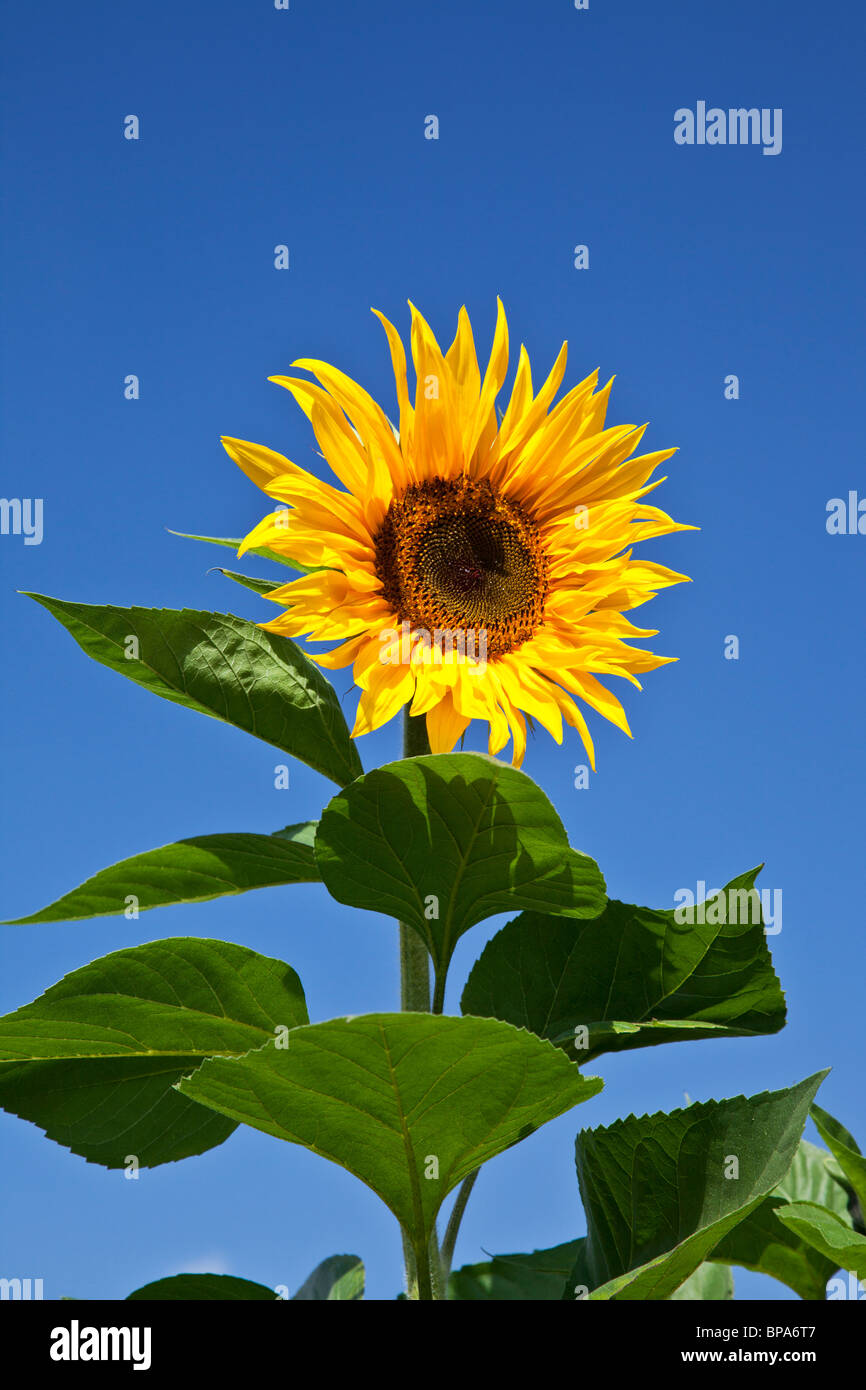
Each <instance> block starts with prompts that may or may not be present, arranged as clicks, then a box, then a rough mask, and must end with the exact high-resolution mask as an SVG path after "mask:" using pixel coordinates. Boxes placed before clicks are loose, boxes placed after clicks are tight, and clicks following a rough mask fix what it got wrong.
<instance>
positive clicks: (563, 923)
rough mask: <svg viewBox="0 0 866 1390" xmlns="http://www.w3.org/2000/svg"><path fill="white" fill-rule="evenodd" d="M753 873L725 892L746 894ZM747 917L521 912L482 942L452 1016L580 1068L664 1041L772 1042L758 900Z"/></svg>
mask: <svg viewBox="0 0 866 1390" xmlns="http://www.w3.org/2000/svg"><path fill="white" fill-rule="evenodd" d="M756 873H757V870H754V871H753V872H752V873H748V874H743V875H742V876H741V877H740V878H735V879H734V880H733V881H732V882H731V883H729V884H728V885H727V887H726V888H725V889H724V890H723V891H724V893H725V894H732V893H751V891H752V889H753V887H754V882H755V875H756ZM726 902H737V903H739V902H740V899H739V898H726ZM707 915H713V916H714V915H715V914H709V913H708V914H707ZM725 915H730V916H734V915H742V914H734V913H730V914H725ZM749 915H750V916H751V915H755V917H756V919H757V920H755V921H754V922H749V921H747V922H742V921H741V922H732V921H729V922H724V921H723V922H721V923H718V922H700V921H696V922H695V923H694V924H681V923H678V922H677V921H676V919H675V916H674V912H673V910H670V911H664V910H660V909H659V910H657V909H653V908H648V907H632V906H630V905H629V904H626V903H621V902H616V901H613V900H611V901H609V902H608V903H607V906H606V907H605V909H604V911H603V912H602V913H601V915H600V916H598V917H596V918H595V919H593V920H592V921H588V922H587V921H583V922H580V921H577V922H576V921H572V920H570V919H566V918H564V917H551V916H541V915H539V914H537V913H523V914H522V915H521V916H520V917H518V918H516V919H515V920H514V921H513V922H509V923H508V924H507V926H505V927H503V928H502V930H501V931H500V932H497V934H496V936H494V937H493V939H492V940H491V941H490V942H488V944H487V946H486V947H485V949H484V951H483V952H482V954H481V956H480V958H479V960H478V961H477V962H476V964H475V966H474V967H473V969H472V971H471V973H470V975H469V979H468V981H467V983H466V988H465V990H464V992H463V998H462V1000H461V1007H462V1009H463V1012H464V1013H467V1014H474V1015H475V1016H477V1017H482V1018H491V1017H492V1018H501V1019H504V1020H505V1021H506V1022H508V1023H513V1024H515V1025H516V1026H517V1027H519V1028H528V1029H530V1031H531V1032H533V1033H537V1034H538V1035H539V1037H543V1038H547V1039H549V1041H551V1042H553V1043H556V1044H557V1046H560V1047H563V1048H565V1049H566V1051H568V1053H569V1055H570V1056H572V1057H575V1059H576V1060H577V1061H580V1062H585V1061H589V1060H590V1059H591V1058H593V1057H597V1056H598V1055H599V1054H600V1053H602V1052H618V1051H621V1050H623V1049H625V1048H632V1047H649V1046H652V1045H654V1044H657V1043H663V1042H678V1041H682V1040H689V1039H692V1040H695V1039H698V1038H715V1037H742V1036H753V1035H755V1034H758V1033H775V1032H777V1031H778V1030H779V1029H780V1028H781V1027H782V1026H783V1025H784V1022H785V998H784V995H783V993H782V989H781V986H780V984H779V981H778V978H777V976H776V973H775V971H774V970H773V964H772V961H771V959H770V953H769V951H768V949H767V943H766V937H765V935H764V930H763V926H762V923H761V914H760V907H759V903H758V905H756V908H755V912H754V914H752V913H751V912H750V913H749Z"/></svg>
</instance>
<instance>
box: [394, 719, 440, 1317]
mask: <svg viewBox="0 0 866 1390" xmlns="http://www.w3.org/2000/svg"><path fill="white" fill-rule="evenodd" d="M429 752H430V743H429V740H428V738H427V721H426V719H425V718H424V716H423V715H421V716H419V717H416V716H413V715H411V714H410V713H409V707H408V705H407V706H406V708H405V709H404V711H403V757H404V758H416V757H419V756H420V755H421V754H423V753H429ZM400 1008H401V1010H402V1011H403V1012H404V1013H425V1014H426V1013H429V1012H430V953H429V951H428V950H427V947H426V945H425V944H424V942H423V941H422V940H421V937H420V936H419V935H418V933H417V932H416V930H415V928H414V927H410V926H409V925H408V923H406V922H401V923H400ZM438 1244H439V1243H438V1240H437V1238H436V1233H435V1231H434V1233H433V1240H432V1242H431V1248H430V1250H422V1251H420V1252H416V1251H414V1250H413V1249H412V1245H411V1242H410V1241H409V1239H408V1237H407V1236H406V1234H405V1232H404V1234H403V1258H404V1261H405V1264H406V1285H407V1292H408V1294H409V1297H410V1298H412V1299H421V1300H424V1301H427V1300H430V1301H433V1300H435V1299H436V1298H439V1297H441V1292H440V1290H441V1278H440V1277H439V1248H438ZM434 1262H435V1273H434Z"/></svg>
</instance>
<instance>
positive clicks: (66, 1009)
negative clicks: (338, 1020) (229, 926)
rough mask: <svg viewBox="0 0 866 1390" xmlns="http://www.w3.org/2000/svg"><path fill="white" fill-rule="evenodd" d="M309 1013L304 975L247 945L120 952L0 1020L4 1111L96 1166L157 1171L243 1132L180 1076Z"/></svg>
mask: <svg viewBox="0 0 866 1390" xmlns="http://www.w3.org/2000/svg"><path fill="white" fill-rule="evenodd" d="M307 1018H308V1015H307V1009H306V1004H305V1001H304V994H303V990H302V988H301V982H300V980H299V979H298V977H297V975H296V974H295V972H294V971H293V970H292V969H291V968H290V967H289V966H288V965H286V964H285V963H284V962H283V961H279V960H273V959H271V958H270V957H268V956H261V955H258V954H257V953H256V952H255V951H250V950H247V949H246V947H243V946H233V945H231V944H230V943H228V942H225V941H209V940H207V939H198V938H187V937H178V938H176V939H170V940H167V941H155V942H150V943H148V944H147V945H144V946H134V947H130V948H129V949H127V950H122V951H115V952H114V953H113V954H111V955H109V956H103V957H102V958H101V959H100V960H96V961H93V962H91V964H90V965H86V966H84V967H83V968H82V969H80V970H75V971H73V972H72V974H70V975H66V976H64V978H63V979H62V980H60V981H59V983H58V984H56V985H53V986H52V987H51V988H50V989H48V990H46V992H45V993H44V994H43V995H40V997H39V998H38V999H37V1000H35V1001H34V1002H33V1003H32V1004H26V1005H25V1006H24V1007H23V1008H21V1009H17V1010H16V1011H15V1012H14V1013H12V1014H7V1015H6V1017H5V1018H0V1105H2V1107H3V1108H4V1109H6V1110H9V1111H11V1112H12V1113H14V1114H17V1115H19V1116H21V1118H22V1119H27V1120H32V1121H33V1122H34V1123H35V1124H38V1125H39V1126H40V1128H42V1129H44V1130H45V1132H46V1134H47V1135H48V1137H49V1138H50V1139H54V1140H56V1141H57V1142H58V1143H60V1144H64V1145H66V1146H67V1147H68V1148H70V1149H72V1151H73V1152H74V1153H77V1154H80V1155H81V1156H82V1157H84V1158H86V1159H88V1160H89V1161H90V1162H93V1163H101V1164H103V1165H105V1166H106V1167H109V1168H120V1167H123V1166H124V1165H125V1164H126V1163H127V1162H128V1161H129V1156H130V1155H133V1156H135V1158H136V1159H137V1162H138V1164H139V1166H140V1167H155V1166H156V1165H157V1164H159V1163H167V1162H170V1161H172V1160H175V1159H178V1158H186V1157H189V1156H190V1155H191V1154H195V1153H202V1152H203V1151H204V1150H205V1149H207V1148H211V1147H213V1145H214V1144H218V1143H222V1141H223V1140H224V1139H226V1138H227V1137H228V1135H229V1134H230V1133H231V1132H232V1129H233V1128H234V1124H228V1125H227V1124H226V1122H225V1120H224V1119H220V1120H219V1122H218V1123H217V1124H216V1125H215V1124H214V1120H215V1119H216V1118H217V1117H216V1116H214V1115H213V1114H212V1113H211V1111H209V1110H204V1109H202V1108H201V1107H200V1106H198V1105H194V1104H192V1103H191V1102H190V1100H189V1098H188V1097H185V1096H181V1095H180V1094H179V1093H178V1092H177V1091H176V1090H174V1089H173V1088H174V1085H175V1083H176V1082H177V1081H178V1080H180V1078H181V1077H183V1076H185V1075H186V1074H187V1073H188V1072H190V1071H193V1070H194V1069H195V1068H196V1067H197V1066H198V1065H199V1064H200V1062H201V1061H202V1059H203V1058H205V1057H210V1056H213V1055H215V1054H220V1055H233V1054H235V1053H243V1052H246V1051H247V1050H248V1049H249V1048H255V1047H260V1046H261V1045H262V1043H263V1042H264V1041H265V1040H273V1039H274V1038H275V1035H277V1036H279V1037H284V1036H285V1034H284V1033H280V1034H277V1030H278V1029H279V1030H287V1029H291V1028H294V1027H296V1026H297V1025H298V1024H303V1023H306V1022H307ZM2 1063H6V1064H7V1065H2Z"/></svg>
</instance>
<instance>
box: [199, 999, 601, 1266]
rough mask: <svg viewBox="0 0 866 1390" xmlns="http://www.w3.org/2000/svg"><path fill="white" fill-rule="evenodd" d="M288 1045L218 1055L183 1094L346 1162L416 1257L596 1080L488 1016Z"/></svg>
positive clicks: (390, 1021) (297, 1038)
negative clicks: (452, 1201) (465, 1194)
mask: <svg viewBox="0 0 866 1390" xmlns="http://www.w3.org/2000/svg"><path fill="white" fill-rule="evenodd" d="M289 1042H290V1045H289V1047H288V1050H286V1051H282V1052H280V1051H277V1050H276V1049H275V1048H274V1047H270V1046H268V1047H263V1048H261V1049H259V1051H257V1052H249V1053H247V1055H246V1056H244V1057H237V1058H234V1059H232V1060H228V1059H224V1058H215V1059H213V1060H211V1061H209V1062H206V1063H205V1064H204V1065H203V1066H202V1067H200V1068H199V1070H198V1071H197V1072H195V1073H194V1074H193V1075H192V1076H190V1077H186V1078H185V1079H184V1080H183V1081H181V1082H180V1083H179V1089H180V1090H181V1092H182V1093H183V1094H184V1095H188V1096H190V1097H191V1098H192V1099H193V1100H197V1101H199V1102H200V1103H201V1104H203V1105H210V1106H212V1107H213V1108H214V1109H215V1110H217V1111H219V1112H220V1113H221V1114H223V1115H226V1116H228V1117H229V1118H230V1119H233V1120H239V1121H243V1122H244V1123H246V1124H248V1125H252V1126H253V1127H254V1128H255V1129H261V1130H264V1132H265V1133H266V1134H273V1135H275V1136H276V1137H277V1138H280V1139H287V1140H289V1141H291V1142H292V1143H295V1144H302V1145H304V1146H305V1147H306V1148H308V1149H312V1150H313V1151H314V1152H315V1153H319V1154H322V1155H323V1156H324V1157H325V1158H330V1159H332V1160H333V1162H335V1163H339V1164H341V1165H342V1166H343V1167H344V1168H347V1169H348V1170H349V1171H350V1172H351V1173H354V1174H355V1176H356V1177H358V1178H360V1179H361V1181H362V1182H365V1183H366V1184H367V1186H368V1187H371V1188H372V1189H373V1191H374V1192H376V1193H377V1194H378V1196H379V1197H381V1199H382V1201H383V1202H385V1203H386V1205H387V1206H388V1207H390V1209H391V1211H392V1212H393V1213H394V1215H395V1216H396V1217H397V1220H398V1221H399V1222H400V1223H401V1224H402V1226H403V1227H404V1229H405V1230H406V1232H407V1233H408V1235H409V1238H410V1240H411V1242H412V1245H413V1248H414V1250H415V1251H416V1254H419V1255H420V1256H421V1257H422V1258H423V1257H424V1254H425V1252H426V1249H427V1243H428V1241H429V1238H430V1234H431V1231H432V1230H433V1225H434V1222H435V1220H436V1214H437V1212H438V1210H439V1208H440V1206H441V1204H442V1202H443V1201H444V1200H445V1198H446V1197H447V1195H448V1193H449V1192H450V1191H452V1189H453V1188H454V1187H456V1185H457V1184H458V1183H459V1182H460V1181H461V1179H463V1178H465V1177H467V1176H468V1174H469V1173H472V1172H474V1170H475V1169H476V1168H477V1167H479V1165H480V1164H482V1163H484V1162H486V1160H487V1159H489V1158H493V1157H494V1156H495V1155H496V1154H498V1153H501V1152H502V1151H503V1150H504V1149H507V1148H508V1147H509V1146H510V1145H512V1144H516V1143H517V1142H518V1141H519V1140H520V1139H523V1138H525V1137H526V1136H527V1135H528V1134H531V1133H532V1131H533V1130H535V1129H537V1128H538V1127H539V1125H542V1124H544V1123H545V1122H546V1121H547V1120H551V1119H553V1118H554V1117H555V1116H556V1115H561V1114H562V1113H563V1112H564V1111H566V1110H569V1109H571V1107H572V1106H574V1105H577V1104H579V1103H580V1102H581V1101H584V1100H588V1099H589V1097H590V1096H593V1095H595V1094H596V1093H597V1092H598V1091H599V1090H600V1089H601V1084H602V1083H601V1081H600V1080H599V1079H598V1078H596V1077H589V1078H586V1077H583V1076H581V1074H580V1072H579V1070H578V1069H577V1067H575V1066H574V1065H573V1064H572V1063H570V1062H569V1061H568V1060H567V1058H565V1057H564V1056H563V1055H562V1053H560V1052H558V1051H557V1050H556V1048H553V1047H551V1046H550V1044H549V1043H545V1042H542V1041H541V1040H540V1039H539V1038H535V1037H533V1036H532V1034H530V1033H525V1032H520V1031H518V1030H517V1029H516V1028H511V1027H510V1026H509V1025H508V1024H505V1023H498V1022H495V1021H493V1020H490V1019H474V1018H452V1017H436V1016H434V1015H432V1014H421V1013H404V1014H370V1015H365V1016H362V1017H358V1018H350V1019H346V1018H340V1019H333V1020H331V1021H330V1022H328V1023H316V1024H312V1025H311V1026H309V1027H306V1028H296V1029H295V1030H294V1031H293V1032H292V1033H291V1034H290V1035H289Z"/></svg>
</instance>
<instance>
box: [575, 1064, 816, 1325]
mask: <svg viewBox="0 0 866 1390" xmlns="http://www.w3.org/2000/svg"><path fill="white" fill-rule="evenodd" d="M826 1075H827V1073H826V1072H819V1073H817V1074H816V1075H815V1076H811V1077H808V1078H807V1079H806V1080H805V1081H801V1082H800V1083H799V1084H798V1085H796V1086H792V1087H790V1088H789V1089H788V1090H784V1091H771V1092H764V1093H763V1094H762V1095H759V1096H752V1097H749V1098H747V1097H746V1096H737V1097H735V1098H734V1099H732V1100H723V1101H716V1100H712V1101H706V1102H704V1103H702V1104H699V1105H690V1106H688V1107H687V1108H686V1109H684V1110H675V1111H673V1112H672V1113H671V1114H669V1115H668V1114H661V1113H658V1114H655V1115H644V1116H642V1117H641V1118H640V1119H638V1118H637V1117H635V1116H634V1115H632V1116H629V1118H628V1119H627V1120H618V1121H617V1122H616V1123H615V1124H613V1125H610V1126H608V1127H606V1128H601V1129H594V1130H583V1131H581V1133H580V1134H579V1135H578V1136H577V1143H576V1157H577V1172H578V1180H579V1182H580V1190H581V1196H582V1198H583V1205H584V1209H585V1211H586V1218H587V1240H586V1246H585V1247H584V1251H583V1256H582V1258H580V1259H578V1261H577V1264H576V1267H575V1269H574V1271H573V1272H572V1281H573V1283H574V1284H576V1285H580V1284H585V1285H586V1286H587V1287H588V1289H589V1291H590V1292H589V1297H590V1298H591V1299H610V1298H615V1299H641V1300H647V1299H667V1298H669V1297H670V1295H671V1294H672V1293H674V1291H675V1290H676V1289H678V1288H679V1287H680V1285H681V1284H683V1283H684V1282H685V1280H686V1279H687V1278H689V1276H690V1275H691V1274H693V1273H694V1271H695V1270H696V1269H697V1268H698V1265H700V1264H701V1263H702V1262H703V1261H704V1260H706V1259H707V1257H708V1256H709V1255H710V1253H711V1252H712V1250H713V1249H714V1248H715V1246H717V1245H718V1243H719V1241H720V1240H722V1238H723V1237H724V1236H725V1235H727V1233H728V1231H730V1230H731V1229H732V1228H733V1227H734V1226H736V1224H737V1223H738V1222H739V1221H742V1220H744V1219H745V1218H746V1217H747V1216H748V1215H749V1214H750V1213H751V1212H752V1211H754V1210H755V1208H756V1207H757V1206H759V1204H760V1203H761V1201H762V1200H763V1199H764V1198H765V1197H767V1196H768V1195H769V1194H770V1193H771V1192H772V1191H773V1189H774V1188H775V1187H777V1186H778V1184H779V1183H780V1182H781V1181H782V1179H783V1178H784V1177H785V1174H786V1173H787V1171H788V1168H789V1167H790V1165H791V1162H792V1160H793V1157H794V1154H795V1152H796V1149H797V1145H798V1143H799V1141H800V1137H801V1135H802V1131H803V1126H804V1125H805V1123H806V1117H807V1115H808V1111H809V1106H810V1104H811V1102H812V1100H813V1099H814V1097H815V1093H816V1091H817V1089H818V1087H819V1086H820V1084H821V1082H822V1081H823V1079H824V1077H825V1076H826Z"/></svg>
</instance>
